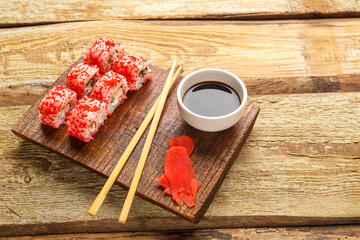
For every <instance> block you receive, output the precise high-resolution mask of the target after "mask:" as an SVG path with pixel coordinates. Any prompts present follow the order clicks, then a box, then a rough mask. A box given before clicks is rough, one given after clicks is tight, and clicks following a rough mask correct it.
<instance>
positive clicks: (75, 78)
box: [65, 63, 101, 99]
mask: <svg viewBox="0 0 360 240" xmlns="http://www.w3.org/2000/svg"><path fill="white" fill-rule="evenodd" d="M99 70H100V69H99V67H98V66H96V65H88V64H84V63H80V64H79V65H77V66H75V67H73V68H72V69H71V71H70V73H69V74H68V75H67V77H66V79H65V83H66V86H67V87H68V88H70V89H71V90H73V91H75V92H76V94H77V97H78V99H80V98H82V97H84V96H90V94H91V92H92V90H93V88H94V85H95V82H96V81H97V80H98V79H99V78H100V76H101V75H100V73H99Z"/></svg>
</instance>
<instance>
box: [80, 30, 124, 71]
mask: <svg viewBox="0 0 360 240" xmlns="http://www.w3.org/2000/svg"><path fill="white" fill-rule="evenodd" d="M123 55H124V47H123V45H122V44H120V43H117V42H115V41H114V40H112V39H109V38H106V37H102V38H99V39H98V40H97V41H95V42H94V43H93V45H92V46H91V47H90V48H89V49H88V50H87V53H86V55H85V58H84V63H87V64H96V65H97V66H98V67H99V68H100V73H101V74H104V73H106V72H108V71H110V70H114V67H115V66H116V64H117V63H118V62H119V60H120V59H121V58H122V57H123Z"/></svg>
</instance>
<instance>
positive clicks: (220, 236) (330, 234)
mask: <svg viewBox="0 0 360 240" xmlns="http://www.w3.org/2000/svg"><path fill="white" fill-rule="evenodd" d="M359 238H360V226H359V225H349V226H323V227H287V228H238V229H209V230H187V231H156V232H119V233H99V234H91V233H83V234H66V235H46V236H24V237H10V238H7V239H8V240H32V239H39V240H41V239H49V240H52V239H56V240H62V239H63V240H65V239H67V240H70V239H82V240H91V239H133V240H137V239H139V240H177V239H182V240H187V239H212V240H229V239H285V240H286V239H334V240H339V239H341V240H343V239H347V240H355V239H359ZM0 239H2V238H0Z"/></svg>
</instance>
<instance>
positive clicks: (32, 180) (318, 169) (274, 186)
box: [0, 0, 360, 239]
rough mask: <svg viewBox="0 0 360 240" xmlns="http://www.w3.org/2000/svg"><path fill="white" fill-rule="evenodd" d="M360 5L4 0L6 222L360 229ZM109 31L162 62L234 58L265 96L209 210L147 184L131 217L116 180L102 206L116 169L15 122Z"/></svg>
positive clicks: (204, 230)
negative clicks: (186, 208) (58, 147)
mask: <svg viewBox="0 0 360 240" xmlns="http://www.w3.org/2000/svg"><path fill="white" fill-rule="evenodd" d="M350 17H351V18H350ZM358 17H360V2H358V1H341V0H334V1H330V0H329V1H326V0H324V1H311V0H302V1H297V0H295V1H287V0H283V1H281V0H278V1H264V0H260V1H255V2H254V1H250V0H240V1H201V0H198V1H192V2H191V3H190V2H184V1H178V0H176V1H157V0H154V1H151V3H149V4H144V3H142V1H137V0H136V1H125V2H122V1H121V2H118V1H116V4H115V2H114V1H109V0H106V1H101V2H100V1H94V0H92V1H72V2H71V3H68V2H67V1H34V2H30V1H29V2H28V3H26V2H25V3H24V1H19V0H14V1H1V4H0V26H1V27H2V28H1V29H0V36H1V37H0V63H1V64H0V116H1V118H0V132H1V139H0V169H1V170H0V236H3V237H5V236H7V237H9V236H17V235H43V234H56V235H55V236H52V237H51V236H43V237H42V238H44V239H45V238H46V239H48V238H50V239H51V238H54V239H63V238H68V237H73V238H78V237H82V238H85V239H93V238H94V239H96V238H99V237H104V238H111V237H113V238H115V237H126V238H132V239H168V238H172V239H174V238H192V237H194V238H196V237H198V238H206V237H207V238H217V239H228V238H229V237H238V238H249V237H250V238H252V237H254V238H256V237H257V238H261V239H262V238H270V237H273V238H289V239H291V238H293V237H298V238H309V237H310V238H311V237H313V238H315V237H324V238H341V239H343V238H345V237H347V239H351V238H357V237H360V231H359V230H360V226H359V225H351V226H343V225H341V224H359V223H360V92H359V91H360V27H359V26H360V18H358ZM100 36H107V37H110V38H113V39H115V40H118V41H120V42H122V43H123V44H124V45H125V46H127V49H128V51H129V52H134V53H138V54H141V55H144V56H146V57H147V58H149V59H150V61H151V62H152V64H154V65H156V66H159V67H163V68H168V67H169V66H170V65H171V61H172V59H173V58H177V59H178V62H179V64H181V65H183V67H184V70H185V71H184V74H183V75H187V74H189V73H190V72H192V71H194V70H198V69H201V68H205V67H215V68H221V69H225V70H228V71H231V72H233V73H235V74H236V75H238V76H239V77H241V78H242V79H243V81H244V82H245V84H246V85H247V87H248V92H249V95H250V102H252V103H254V104H256V105H258V106H259V107H260V108H261V112H260V114H259V116H258V119H257V121H256V124H255V126H254V129H253V131H252V133H251V135H250V137H249V139H248V141H247V143H246V144H245V146H244V147H243V149H242V150H241V152H240V154H239V155H238V157H237V159H236V160H235V163H234V165H233V166H232V168H231V170H230V172H229V174H228V175H227V178H226V179H225V181H224V182H223V184H222V186H221V187H220V189H219V191H218V193H217V194H216V196H215V199H214V200H213V202H212V204H211V205H210V208H209V209H208V211H207V213H206V214H205V216H204V218H203V219H202V220H201V221H200V223H199V224H197V225H195V224H192V223H190V222H188V221H186V220H184V219H181V218H179V217H177V216H175V215H173V214H171V213H169V212H167V211H165V210H163V209H161V208H159V207H157V206H154V205H152V204H150V203H148V202H146V201H144V200H142V199H140V198H137V197H136V198H135V201H134V203H133V207H132V210H131V213H130V217H129V219H128V222H127V224H126V225H120V224H118V223H117V218H118V215H119V213H120V209H121V206H122V204H123V201H124V198H125V197H126V193H127V192H126V191H125V190H123V189H121V188H120V187H118V186H114V187H113V188H112V190H111V191H110V193H109V195H108V198H107V199H106V200H105V203H104V204H103V206H102V208H101V209H100V211H99V213H98V214H97V216H96V217H91V216H89V215H87V213H86V211H87V210H88V208H89V206H90V205H91V203H92V201H93V200H94V198H95V197H96V195H97V194H98V192H99V191H100V189H101V187H102V186H103V184H104V182H105V180H104V179H103V178H102V177H100V176H98V175H96V174H95V173H92V172H90V171H88V170H87V169H84V168H82V167H81V166H78V165H76V164H75V163H72V162H70V161H69V160H67V159H64V158H63V157H60V156H58V155H56V154H54V153H51V152H49V151H47V150H45V149H43V148H41V147H39V146H36V145H34V144H32V143H30V142H27V141H25V140H23V139H20V138H18V137H16V136H15V135H14V134H12V133H11V131H10V129H11V128H12V126H14V124H16V122H17V121H18V120H19V119H20V117H21V116H22V115H23V114H24V113H25V111H26V110H27V109H28V108H29V107H30V106H31V105H32V104H33V103H34V101H35V100H36V99H37V98H38V97H39V96H40V94H41V93H42V92H43V91H45V90H46V89H47V88H48V87H49V86H50V85H51V84H52V83H53V82H54V81H55V80H56V79H57V78H58V77H59V76H60V75H61V74H62V72H63V71H65V70H66V69H67V68H68V66H69V65H70V64H71V63H73V62H74V61H75V60H76V59H78V58H79V57H80V56H81V55H82V54H83V53H84V51H85V49H86V48H87V47H88V46H89V45H90V44H91V43H92V42H93V41H94V40H95V39H96V38H98V37H100ZM310 225H311V226H314V225H337V226H316V227H301V226H310ZM280 226H283V227H280ZM244 227H246V228H244ZM257 227H259V228H257ZM269 227H271V228H269ZM153 230H161V231H160V232H158V231H157V232H154V231H153ZM134 231H135V233H134ZM136 231H145V232H142V233H136ZM107 232H117V233H107ZM69 233H70V235H62V234H69ZM38 237H39V238H40V236H38ZM14 238H21V237H14ZM25 238H26V237H25ZM26 239H28V238H26Z"/></svg>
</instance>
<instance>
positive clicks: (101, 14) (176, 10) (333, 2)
mask: <svg viewBox="0 0 360 240" xmlns="http://www.w3.org/2000/svg"><path fill="white" fill-rule="evenodd" d="M346 16H348V17H354V16H360V3H359V2H358V1H344V0H320V1H313V0H276V1H265V0H259V1H255V2H254V1H251V0H230V1H216V0H210V1H205V0H196V1H184V0H174V1H161V0H154V1H147V2H146V3H144V2H143V1H140V0H133V1H121V2H119V1H114V0H105V1H96V0H89V1H83V0H74V1H66V2H64V1H59V0H55V1H50V0H43V1H36V2H34V1H21V0H13V1H5V0H2V1H1V4H0V26H17V25H29V24H41V23H56V22H67V21H88V20H100V19H101V20H109V19H194V18H195V19H198V18H201V19H220V18H221V19H227V18H231V19H274V18H288V19H289V18H317V17H346Z"/></svg>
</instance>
